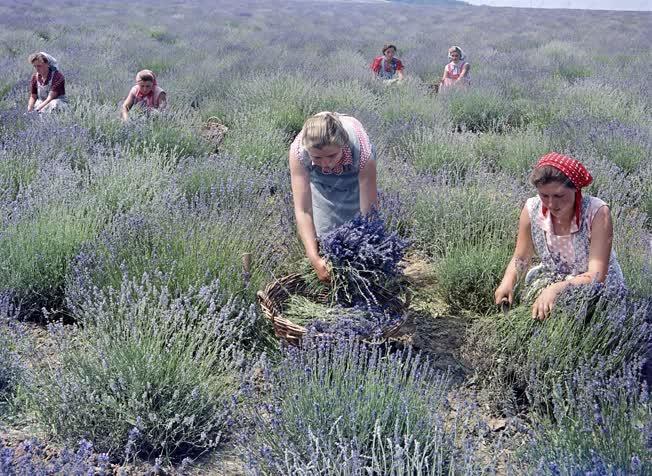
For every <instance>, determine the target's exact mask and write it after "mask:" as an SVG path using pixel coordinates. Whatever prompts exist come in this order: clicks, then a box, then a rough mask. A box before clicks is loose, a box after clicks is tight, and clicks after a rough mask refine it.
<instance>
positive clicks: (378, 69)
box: [371, 44, 404, 82]
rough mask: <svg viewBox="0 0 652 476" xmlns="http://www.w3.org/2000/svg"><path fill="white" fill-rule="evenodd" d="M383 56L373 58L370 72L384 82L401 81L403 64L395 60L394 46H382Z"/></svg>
mask: <svg viewBox="0 0 652 476" xmlns="http://www.w3.org/2000/svg"><path fill="white" fill-rule="evenodd" d="M382 52H383V54H382V55H381V56H377V57H376V58H374V61H373V63H371V70H372V71H373V72H374V74H375V75H376V76H378V77H379V78H380V79H383V80H385V81H392V82H393V81H402V80H403V79H404V75H403V63H402V62H401V60H400V59H398V58H396V56H395V55H396V46H394V45H390V44H387V45H385V46H383V49H382Z"/></svg>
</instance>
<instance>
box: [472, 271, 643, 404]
mask: <svg viewBox="0 0 652 476" xmlns="http://www.w3.org/2000/svg"><path fill="white" fill-rule="evenodd" d="M649 315H650V303H649V302H647V301H641V300H634V299H632V298H629V297H628V296H627V295H626V294H621V295H613V294H611V293H608V292H606V291H605V290H604V289H602V288H601V286H600V285H597V284H596V285H587V286H580V287H577V288H574V289H573V288H571V289H569V290H567V291H566V292H565V293H564V294H562V295H561V296H560V297H559V298H558V300H557V303H556V304H555V307H554V308H553V311H552V314H551V316H550V317H549V318H548V319H546V320H545V321H536V320H533V319H532V317H531V308H530V306H528V305H522V306H520V307H518V308H515V309H512V310H511V311H510V312H509V314H508V315H507V316H502V315H501V316H496V315H493V316H486V317H483V318H480V319H478V321H477V322H476V323H475V324H474V325H473V327H472V328H471V330H470V331H469V338H468V340H467V343H466V344H465V354H466V355H468V356H469V358H470V362H471V363H472V365H473V366H474V368H475V369H476V371H477V372H478V375H479V376H480V380H481V381H482V383H483V385H485V386H486V388H487V394H488V395H489V396H490V398H491V400H492V401H493V403H494V404H495V405H496V406H498V407H503V408H504V409H505V410H507V411H508V412H511V411H514V409H515V407H516V408H518V406H519V405H522V404H523V403H524V402H523V399H526V401H527V402H529V403H530V404H531V405H533V406H534V407H536V408H544V409H545V408H550V397H551V396H552V395H553V394H554V391H555V389H556V388H557V385H559V384H563V382H566V381H568V380H569V379H570V378H571V377H572V374H573V372H574V371H575V370H576V369H577V368H579V367H580V366H582V365H589V366H590V365H596V362H601V367H602V369H603V371H604V373H605V375H607V376H608V375H610V374H614V373H616V372H618V371H619V370H620V369H621V368H622V367H623V366H624V365H626V364H628V363H629V362H630V361H632V360H633V359H636V358H640V357H642V356H644V355H645V352H646V351H647V348H648V345H649V342H650V336H651V329H650V324H649Z"/></svg>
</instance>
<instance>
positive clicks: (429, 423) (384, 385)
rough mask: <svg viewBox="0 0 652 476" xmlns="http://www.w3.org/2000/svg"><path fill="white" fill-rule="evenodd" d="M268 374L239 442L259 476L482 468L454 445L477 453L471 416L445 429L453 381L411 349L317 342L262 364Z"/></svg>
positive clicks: (248, 408)
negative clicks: (466, 425)
mask: <svg viewBox="0 0 652 476" xmlns="http://www.w3.org/2000/svg"><path fill="white" fill-rule="evenodd" d="M262 372H263V375H264V379H265V380H264V387H263V388H261V389H260V391H261V394H260V399H257V398H255V397H256V395H255V394H252V399H251V400H250V402H249V404H248V405H247V407H246V411H247V415H248V417H249V418H250V419H251V422H250V425H251V426H250V427H249V431H245V432H244V433H243V435H242V436H241V450H242V452H243V454H244V456H245V458H246V461H247V462H248V466H249V468H250V471H251V473H252V474H293V475H294V474H296V475H298V474H323V473H328V474H342V475H344V474H354V475H362V474H368V472H374V471H380V472H381V473H383V474H396V475H398V474H404V473H401V471H403V470H405V469H406V468H414V469H415V470H421V471H423V472H424V473H423V474H448V473H449V472H455V470H457V469H460V468H464V467H465V466H464V464H465V463H468V469H469V470H470V469H471V468H473V469H475V470H478V469H479V468H480V467H482V465H483V463H482V462H481V461H479V459H475V460H473V461H465V459H464V458H463V457H462V455H463V454H464V449H463V448H460V447H458V446H456V444H459V443H461V442H464V441H467V445H466V446H467V450H468V453H467V455H470V454H472V453H473V450H475V449H477V446H475V444H477V443H478V440H474V438H473V437H471V435H470V434H465V433H463V432H462V429H463V425H462V423H461V422H462V421H463V420H464V418H466V417H468V416H469V415H468V414H466V413H465V412H460V415H462V414H464V416H463V417H462V416H461V418H460V420H459V421H456V420H453V422H452V424H451V425H450V426H449V425H447V424H446V423H445V414H446V412H447V409H448V404H447V398H446V394H447V392H448V389H449V384H448V381H447V378H446V376H445V375H443V374H441V373H437V372H436V371H435V370H434V369H433V368H431V367H430V365H429V364H428V362H427V361H425V360H423V358H422V357H421V356H419V355H418V354H415V353H413V352H412V351H411V350H405V351H401V352H398V353H395V354H393V353H391V352H388V349H386V348H384V347H379V346H376V347H367V346H364V345H362V344H359V343H355V342H354V341H346V340H345V341H338V342H337V343H334V344H329V343H328V341H324V340H317V341H312V342H310V344H309V345H308V347H307V348H305V349H304V350H299V349H288V350H287V352H286V353H285V355H284V357H283V359H282V360H281V362H279V364H278V366H273V365H272V363H271V362H269V361H263V362H262ZM251 391H252V392H253V391H254V390H253V389H252V390H251ZM326 422H327V423H326ZM325 423H326V424H325ZM471 426H472V425H471ZM458 431H459V434H457V432H458ZM462 446H463V445H462ZM470 472H471V471H465V472H464V473H465V474H470Z"/></svg>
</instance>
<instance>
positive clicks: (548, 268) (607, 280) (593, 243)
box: [495, 152, 624, 319]
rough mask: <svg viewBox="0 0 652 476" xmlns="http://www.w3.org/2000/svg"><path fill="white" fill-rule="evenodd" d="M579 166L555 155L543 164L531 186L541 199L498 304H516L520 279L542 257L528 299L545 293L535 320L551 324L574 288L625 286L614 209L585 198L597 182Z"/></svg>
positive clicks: (529, 214)
mask: <svg viewBox="0 0 652 476" xmlns="http://www.w3.org/2000/svg"><path fill="white" fill-rule="evenodd" d="M592 180H593V178H592V177H591V174H590V173H589V172H588V171H587V170H586V168H585V167H584V165H582V163H580V162H579V161H577V160H575V159H573V158H571V157H568V156H565V155H561V154H558V153H556V152H551V153H549V154H546V155H544V156H543V157H541V159H540V160H539V161H538V162H537V164H536V166H535V168H534V171H533V172H532V174H531V176H530V182H531V183H532V185H534V186H535V187H536V189H537V192H538V196H536V197H532V198H530V199H528V200H527V202H526V204H525V207H523V211H522V212H521V217H520V219H519V227H518V238H517V240H516V251H515V252H514V256H513V258H512V260H511V261H510V263H509V264H508V265H507V269H506V270H505V276H504V277H503V280H502V282H501V283H500V286H499V287H498V289H496V293H495V298H496V304H501V303H502V302H504V301H507V302H509V303H510V304H511V303H512V300H513V294H514V287H515V285H516V283H517V281H519V277H518V275H519V274H520V273H521V272H525V271H526V270H527V268H528V266H529V263H530V260H531V259H532V257H533V256H534V255H535V254H536V255H537V256H538V257H539V259H540V260H541V264H539V265H538V266H535V267H533V268H532V269H530V270H529V271H528V272H527V275H526V276H525V286H526V290H528V289H529V290H530V292H529V293H528V294H534V293H536V292H538V291H539V290H541V292H540V293H539V295H538V296H537V297H536V300H535V301H534V305H533V306H532V317H533V318H535V319H545V318H546V317H547V316H548V315H549V314H550V311H551V309H552V307H553V305H554V303H555V300H556V298H557V296H558V295H559V294H560V293H561V292H562V291H563V290H564V289H566V288H568V287H569V286H574V285H581V284H589V283H591V282H593V281H596V282H600V283H604V284H605V285H606V286H607V288H612V289H616V288H620V287H623V286H624V279H623V274H622V271H621V269H620V265H619V264H618V261H617V260H616V256H615V254H614V252H613V250H612V249H611V243H612V239H613V224H612V221H611V213H610V211H609V207H608V206H607V205H606V203H604V202H603V201H602V200H600V199H599V198H595V197H588V196H587V197H583V196H582V191H581V190H582V188H583V187H586V186H587V185H589V184H590V183H591V182H592Z"/></svg>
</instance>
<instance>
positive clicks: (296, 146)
mask: <svg viewBox="0 0 652 476" xmlns="http://www.w3.org/2000/svg"><path fill="white" fill-rule="evenodd" d="M302 143H303V130H302V131H301V132H299V133H298V134H297V136H296V137H295V138H294V140H293V141H292V145H290V151H291V152H292V153H293V154H294V155H295V156H296V158H297V159H298V160H299V161H301V155H302V154H303V145H302Z"/></svg>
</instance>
